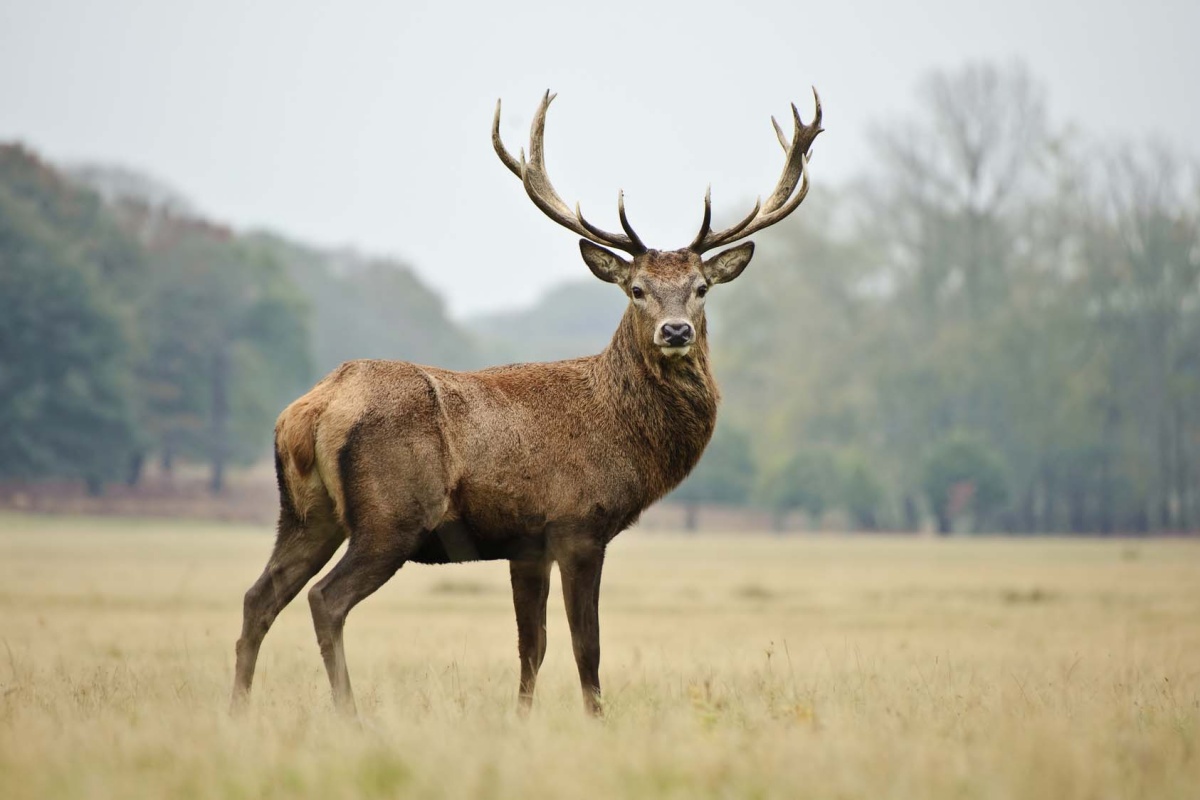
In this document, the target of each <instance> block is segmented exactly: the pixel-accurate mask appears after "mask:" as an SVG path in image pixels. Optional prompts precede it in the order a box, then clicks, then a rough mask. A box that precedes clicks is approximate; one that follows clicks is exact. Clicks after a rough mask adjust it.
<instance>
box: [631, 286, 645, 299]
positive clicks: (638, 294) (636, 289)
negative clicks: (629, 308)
mask: <svg viewBox="0 0 1200 800" xmlns="http://www.w3.org/2000/svg"><path fill="white" fill-rule="evenodd" d="M629 293H630V294H631V295H633V299H634V300H641V299H642V298H643V297H645V296H646V293H645V292H643V291H642V287H640V286H633V287H631V288H630V289H629Z"/></svg>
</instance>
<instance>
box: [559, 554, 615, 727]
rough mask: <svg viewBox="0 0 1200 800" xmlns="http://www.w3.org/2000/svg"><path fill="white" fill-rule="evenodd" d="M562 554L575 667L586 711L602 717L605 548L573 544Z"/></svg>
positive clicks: (561, 561) (561, 559) (560, 563)
mask: <svg viewBox="0 0 1200 800" xmlns="http://www.w3.org/2000/svg"><path fill="white" fill-rule="evenodd" d="M564 549H565V550H566V552H562V553H559V554H558V555H557V556H556V557H557V560H558V569H559V575H560V576H561V578H562V588H563V600H564V601H565V603H566V606H567V623H568V624H569V625H570V627H571V644H572V648H573V649H574V651H575V666H576V667H577V668H578V669H579V683H580V687H581V689H582V690H583V706H584V709H585V710H586V711H587V712H588V713H590V714H592V715H594V716H597V717H599V716H602V713H603V709H602V707H601V705H600V573H601V570H602V569H603V567H604V547H603V545H600V544H596V543H593V542H579V541H576V542H571V544H570V546H569V547H567V548H564Z"/></svg>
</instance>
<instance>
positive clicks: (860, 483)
mask: <svg viewBox="0 0 1200 800" xmlns="http://www.w3.org/2000/svg"><path fill="white" fill-rule="evenodd" d="M838 484H839V485H838V493H837V504H838V505H839V506H841V507H842V508H844V509H845V510H846V513H847V514H849V515H850V520H851V522H852V523H853V524H854V526H855V527H856V528H858V529H859V530H864V531H873V530H876V529H877V528H878V527H879V517H880V513H881V511H882V508H883V504H884V501H885V499H886V496H887V493H886V490H885V489H884V486H883V483H882V481H881V480H880V479H879V475H878V473H877V471H876V469H875V467H874V466H873V465H872V464H871V461H870V460H869V459H868V457H867V456H866V455H864V454H863V453H862V452H861V451H858V450H852V451H848V452H845V453H842V454H841V456H840V458H839V459H838Z"/></svg>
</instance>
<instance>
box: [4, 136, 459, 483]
mask: <svg viewBox="0 0 1200 800" xmlns="http://www.w3.org/2000/svg"><path fill="white" fill-rule="evenodd" d="M351 357H393V358H395V357H402V358H411V359H413V360H418V361H428V362H436V363H444V364H447V365H450V366H460V367H465V366H474V365H476V363H477V362H478V355H477V353H476V352H475V349H474V347H473V345H472V343H471V341H470V339H469V338H468V336H467V335H466V334H464V333H463V332H461V331H460V330H459V329H458V328H457V327H455V326H454V325H453V324H452V323H451V322H450V321H449V320H448V319H447V318H446V315H445V312H444V308H443V305H442V303H441V300H440V299H439V298H438V297H436V296H435V295H434V294H433V293H431V292H430V291H429V290H428V289H427V288H425V287H424V286H423V285H421V284H420V283H419V282H418V281H417V279H416V278H415V277H414V275H413V274H412V272H411V270H409V269H408V268H407V267H405V266H404V265H402V264H397V263H392V262H387V261H382V260H372V259H366V258H363V257H361V256H359V255H357V254H355V253H351V252H327V251H319V250H316V249H313V248H309V247H306V246H304V245H301V244H297V243H295V242H291V241H289V240H286V239H284V238H282V237H277V236H272V235H268V234H261V233H256V234H237V233H235V232H233V231H231V230H230V229H228V228H226V227H224V226H222V225H220V224H217V223H214V222H211V221H209V220H207V219H205V218H203V217H201V216H200V215H198V214H196V213H195V212H193V211H191V210H190V209H188V208H187V207H186V204H185V203H182V202H179V201H176V200H175V199H174V198H172V197H171V196H170V193H169V192H166V191H161V190H158V189H157V187H154V186H153V185H152V184H151V183H150V182H149V181H146V180H138V179H135V178H133V177H131V175H130V174H129V173H126V172H123V171H118V170H105V169H95V168H93V169H87V170H80V171H78V172H75V173H71V174H68V173H67V172H65V171H63V170H60V169H57V168H55V167H53V166H51V165H49V164H47V163H45V162H44V161H42V160H41V159H40V158H38V156H37V155H36V154H34V153H33V152H31V151H29V150H28V149H25V148H23V147H21V146H19V145H4V146H0V480H39V479H47V478H54V479H60V480H81V481H85V482H86V483H87V485H88V487H89V488H90V489H91V490H92V491H93V492H100V491H102V490H103V487H104V485H105V484H106V483H110V482H113V481H118V480H120V481H125V482H128V483H130V484H135V483H137V482H138V481H139V480H140V478H141V475H142V472H143V469H144V466H145V465H146V463H147V460H148V459H152V458H153V459H157V460H159V462H160V463H161V466H162V468H163V469H164V470H165V471H167V472H170V471H171V470H172V469H173V468H174V465H175V464H176V463H177V462H178V461H180V460H181V459H182V460H187V461H192V462H203V463H206V464H208V465H209V470H210V482H211V485H212V488H213V489H214V490H220V489H221V488H222V486H223V484H224V481H225V475H226V469H227V467H228V466H229V465H230V464H237V463H248V462H251V461H254V460H256V459H261V458H263V457H265V456H266V455H267V454H269V452H270V442H271V431H272V427H273V422H274V419H275V416H276V415H277V414H278V413H279V411H280V410H281V409H282V408H283V406H284V405H286V404H287V403H288V402H290V401H291V400H292V399H293V398H294V397H296V396H297V395H298V394H300V393H301V392H302V391H304V390H305V389H307V388H308V386H310V385H311V383H312V382H313V380H314V379H315V378H316V376H318V375H320V374H323V373H324V372H326V371H328V370H329V369H332V368H333V367H334V366H336V365H337V364H338V363H340V362H341V361H343V360H345V359H347V358H351Z"/></svg>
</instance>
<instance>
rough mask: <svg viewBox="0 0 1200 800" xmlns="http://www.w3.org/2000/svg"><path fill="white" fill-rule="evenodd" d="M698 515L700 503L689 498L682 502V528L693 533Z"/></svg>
mask: <svg viewBox="0 0 1200 800" xmlns="http://www.w3.org/2000/svg"><path fill="white" fill-rule="evenodd" d="M699 516H700V504H699V503H697V502H695V501H694V500H689V501H688V502H686V503H684V504H683V529H684V530H685V531H687V532H688V533H695V532H696V528H697V517H699Z"/></svg>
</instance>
